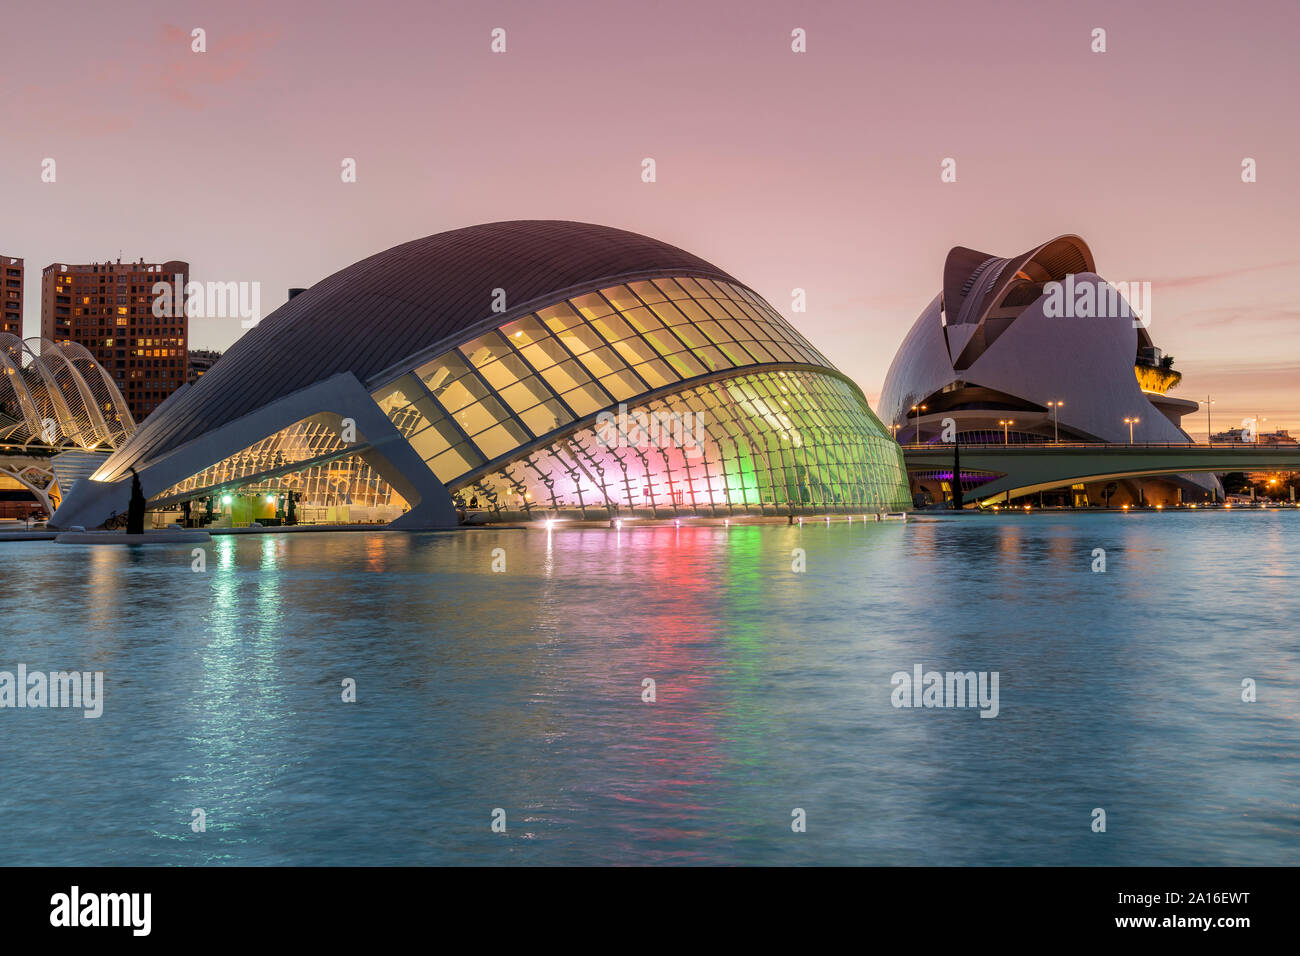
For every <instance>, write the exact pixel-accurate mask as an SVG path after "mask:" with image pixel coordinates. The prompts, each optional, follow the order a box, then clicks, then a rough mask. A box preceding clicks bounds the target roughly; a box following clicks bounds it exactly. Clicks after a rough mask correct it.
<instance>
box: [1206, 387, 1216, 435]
mask: <svg viewBox="0 0 1300 956" xmlns="http://www.w3.org/2000/svg"><path fill="white" fill-rule="evenodd" d="M1213 404H1214V399H1212V398H1210V396H1208V395H1206V396H1205V443H1206V444H1207V445H1213V444H1214V426H1213V425H1212V424H1210V406H1211V405H1213Z"/></svg>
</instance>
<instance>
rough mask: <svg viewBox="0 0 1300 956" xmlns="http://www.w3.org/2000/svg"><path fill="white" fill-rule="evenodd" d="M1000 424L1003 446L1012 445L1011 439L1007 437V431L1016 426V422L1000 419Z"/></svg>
mask: <svg viewBox="0 0 1300 956" xmlns="http://www.w3.org/2000/svg"><path fill="white" fill-rule="evenodd" d="M998 424H999V425H1001V426H1002V444H1004V445H1009V444H1011V439H1010V438H1009V437H1007V429H1008V428H1009V427H1010V426H1012V425H1014V424H1015V422H1013V421H1011V419H1009V418H1000V419H998Z"/></svg>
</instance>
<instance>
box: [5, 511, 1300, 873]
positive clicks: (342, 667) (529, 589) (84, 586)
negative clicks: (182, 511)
mask: <svg viewBox="0 0 1300 956" xmlns="http://www.w3.org/2000/svg"><path fill="white" fill-rule="evenodd" d="M795 548H802V549H804V551H805V552H806V560H807V570H806V572H804V573H795V572H793V571H792V570H791V565H792V560H793V558H792V551H793V549H795ZM1094 548H1104V549H1105V550H1106V556H1107V571H1106V573H1104V574H1098V573H1093V572H1092V571H1091V569H1090V568H1091V565H1092V562H1093V558H1092V551H1093V549H1094ZM495 549H502V550H501V551H500V552H497V556H498V557H501V556H504V560H505V564H506V570H505V572H504V573H494V572H493V571H492V564H493V560H494V550H495ZM206 557H207V570H206V572H205V573H194V572H193V571H191V557H190V548H189V547H177V546H167V545H150V546H146V547H139V548H130V549H128V548H118V547H104V546H101V547H85V546H72V545H55V544H52V543H46V542H30V543H5V544H0V570H2V572H3V581H4V587H3V589H0V621H3V622H4V629H3V632H0V670H13V669H15V667H16V665H17V664H18V663H19V662H22V663H25V664H27V665H28V667H29V668H30V669H32V670H61V669H88V670H102V671H104V673H105V682H106V684H105V686H106V692H105V693H106V701H105V709H104V715H103V716H102V717H101V718H100V719H98V720H86V719H83V718H82V716H81V713H80V711H59V710H9V709H6V710H0V780H2V781H3V786H2V787H0V826H2V827H3V829H4V832H5V834H6V838H5V839H4V840H0V864H45V863H50V864H53V863H59V864H70V865H100V864H103V865H114V864H119V865H122V864H222V863H240V864H327V865H328V864H362V865H369V864H462V863H487V864H505V863H527V864H579V863H707V864H812V863H823V864H898V865H912V864H946V863H954V864H1085V865H1094V864H1294V863H1296V862H1298V861H1300V852H1298V850H1300V770H1298V769H1297V768H1298V767H1300V762H1298V760H1297V758H1298V757H1300V623H1298V622H1300V587H1298V586H1297V571H1296V568H1297V560H1298V559H1300V514H1297V513H1277V512H1270V513H1243V512H1235V513H1231V514H1206V513H1201V514H1164V515H1154V514H1142V515H1138V514H1134V515H1113V514H1105V515H1101V514H1091V515H1089V514H1081V515H1054V514H1034V515H1028V516H1025V515H1015V516H1010V517H993V516H969V517H962V518H956V519H947V520H935V519H929V520H922V521H915V522H909V523H908V524H907V525H906V526H903V525H900V524H884V525H875V524H872V525H867V526H864V525H862V524H861V523H856V522H855V523H854V525H852V526H848V525H846V524H843V523H837V524H834V525H831V526H829V527H826V526H824V525H820V524H812V523H809V524H807V525H805V527H804V528H803V529H802V530H800V529H798V528H787V527H784V526H764V527H757V526H748V527H745V526H734V527H731V528H717V527H683V528H681V529H680V530H675V529H673V528H648V527H642V528H638V529H635V530H624V531H622V532H621V533H616V532H614V531H606V530H576V529H568V530H561V529H557V530H555V531H554V532H552V533H550V534H548V533H546V532H544V531H506V530H502V531H489V530H478V531H466V532H454V533H444V534H419V535H405V534H397V533H383V532H375V533H322V534H279V535H265V536H238V537H220V538H215V539H213V541H212V543H211V544H210V545H208V546H207V548H206ZM915 664H922V665H924V666H925V667H926V669H927V670H928V669H936V670H963V671H965V670H976V671H997V672H999V674H1000V704H1001V712H1000V714H999V716H998V717H997V718H996V719H992V720H989V719H980V718H979V716H978V711H977V710H972V709H965V710H956V709H929V710H923V709H917V710H907V709H895V708H894V707H893V706H892V705H891V703H890V693H891V691H892V689H893V688H892V686H891V684H890V677H891V675H892V674H893V673H894V672H896V671H899V670H905V671H909V672H910V671H911V669H912V667H913V665H915ZM1245 677H1251V678H1254V679H1255V680H1256V681H1257V682H1258V687H1259V690H1258V694H1259V701H1258V702H1257V703H1253V704H1248V703H1243V702H1242V701H1241V682H1242V679H1243V678H1245ZM345 678H352V679H354V680H355V681H356V684H357V696H358V700H357V702H356V703H355V704H346V703H343V702H342V700H341V699H340V694H341V682H342V681H343V680H344V679H345ZM644 678H652V679H653V680H654V681H655V682H656V687H657V700H656V701H655V702H654V703H643V702H642V700H641V693H642V680H643V679H644ZM195 807H202V808H203V809H204V810H205V811H206V812H207V832H206V833H202V834H196V833H193V832H192V831H191V829H190V821H191V810H192V809H193V808H195ZM498 807H499V808H502V809H504V810H505V812H506V823H507V831H506V833H504V834H497V833H493V832H492V831H491V829H490V823H491V819H492V812H493V810H494V808H498ZM796 807H799V808H803V809H804V810H805V811H806V813H807V820H808V829H807V832H806V833H802V834H797V833H793V832H791V827H790V822H791V811H792V809H793V808H796ZM1094 807H1102V808H1105V810H1106V812H1107V814H1108V821H1107V823H1108V826H1107V832H1106V833H1104V834H1099V833H1093V832H1091V829H1090V823H1091V819H1092V818H1091V811H1092V809H1093V808H1094Z"/></svg>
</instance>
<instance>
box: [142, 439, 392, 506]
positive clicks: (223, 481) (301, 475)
mask: <svg viewBox="0 0 1300 956" xmlns="http://www.w3.org/2000/svg"><path fill="white" fill-rule="evenodd" d="M347 449H348V446H347V445H346V444H345V443H344V442H343V440H342V438H341V437H340V436H339V434H338V433H337V432H336V431H335V430H334V429H333V428H331V427H330V426H329V425H327V424H325V423H324V422H323V421H320V420H318V419H317V418H315V417H312V418H307V419H303V420H302V421H299V422H294V423H293V424H292V425H290V426H288V427H287V428H282V429H281V430H280V431H278V432H276V433H275V434H274V435H270V436H268V437H266V438H264V439H262V440H261V441H259V442H255V443H254V444H252V445H250V446H249V447H247V448H245V449H243V450H241V451H239V452H236V453H235V454H233V455H231V456H230V457H229V458H225V459H222V460H221V461H219V462H217V463H216V464H214V465H211V466H209V467H208V468H205V469H203V471H201V472H199V473H198V474H197V475H191V476H190V477H189V478H186V479H185V480H184V481H181V482H178V483H176V484H174V485H172V486H171V487H170V488H167V489H165V490H164V491H162V492H161V493H160V494H158V495H156V496H155V497H154V499H153V501H154V503H155V504H169V503H171V502H173V501H178V500H180V499H183V498H188V497H194V496H201V495H205V494H207V493H210V492H211V491H212V490H214V489H223V488H232V487H236V486H237V487H239V489H240V491H241V492H244V493H248V492H254V491H256V492H258V493H274V492H285V491H294V492H296V493H297V494H298V495H299V496H300V497H301V499H302V500H303V501H304V502H306V503H309V504H315V505H318V506H320V507H335V506H339V505H352V504H355V505H365V506H368V507H378V506H383V505H390V504H391V505H394V506H401V505H405V502H404V501H402V499H401V496H399V495H398V494H397V493H396V492H394V491H393V490H392V488H391V486H389V484H388V482H386V481H384V480H383V479H382V478H381V477H380V476H379V474H378V473H377V472H376V471H375V470H374V469H373V468H371V467H370V465H369V464H367V463H366V461H365V460H364V459H363V458H361V456H360V455H356V454H347V455H344V454H342V453H343V452H345V451H347ZM300 463H304V467H302V468H299V469H296V470H294V471H293V472H292V473H290V474H282V475H279V476H277V477H274V478H267V477H266V476H267V475H271V474H273V473H275V472H277V471H283V470H284V469H285V468H286V467H289V466H292V465H296V464H300Z"/></svg>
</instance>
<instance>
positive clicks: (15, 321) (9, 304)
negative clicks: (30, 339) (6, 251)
mask: <svg viewBox="0 0 1300 956" xmlns="http://www.w3.org/2000/svg"><path fill="white" fill-rule="evenodd" d="M0 332H12V333H13V334H14V335H16V336H18V337H19V338H20V339H21V338H22V337H23V260H21V259H15V258H13V257H12V256H0Z"/></svg>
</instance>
